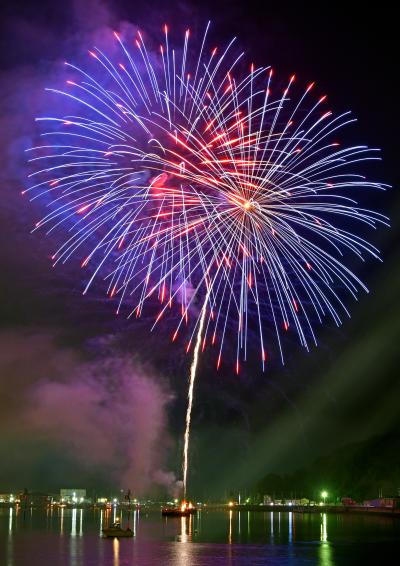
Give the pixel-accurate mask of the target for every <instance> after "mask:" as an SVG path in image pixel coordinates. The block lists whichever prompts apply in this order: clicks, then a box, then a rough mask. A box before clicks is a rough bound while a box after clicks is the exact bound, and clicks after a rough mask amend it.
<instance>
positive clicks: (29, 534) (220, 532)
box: [0, 508, 400, 566]
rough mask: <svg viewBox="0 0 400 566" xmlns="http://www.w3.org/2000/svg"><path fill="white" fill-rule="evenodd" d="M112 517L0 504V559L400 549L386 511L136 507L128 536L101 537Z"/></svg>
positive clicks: (319, 555) (69, 560)
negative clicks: (187, 511) (163, 510)
mask: <svg viewBox="0 0 400 566" xmlns="http://www.w3.org/2000/svg"><path fill="white" fill-rule="evenodd" d="M115 514H117V516H119V511H116V510H115V511H114V515H115ZM112 515H113V513H112V512H110V514H109V515H107V514H106V513H105V512H104V511H101V510H92V509H57V508H54V509H49V510H43V511H42V510H27V511H26V512H25V513H24V512H23V511H22V510H19V511H18V510H16V509H0V565H1V566H3V564H4V565H5V566H47V565H49V566H127V565H130V564H134V565H138V566H153V565H157V566H158V565H160V566H225V565H227V566H230V565H240V566H242V565H243V566H244V565H246V566H247V565H264V564H267V565H283V566H284V565H286V564H288V565H296V566H297V565H302V564H310V565H311V564H318V565H321V566H331V565H335V564H352V565H358V564H374V563H375V564H380V563H383V562H382V557H383V556H385V563H390V562H391V560H393V563H394V562H395V557H396V556H397V557H398V555H399V552H400V520H399V519H392V518H390V517H377V516H365V515H334V514H326V513H313V514H297V513H284V512H280V513H279V512H254V511H253V512H245V511H241V512H240V513H239V512H236V511H204V510H203V511H201V512H199V513H198V515H197V516H192V517H183V518H162V517H161V515H160V514H159V513H158V512H154V511H153V512H146V511H143V510H142V511H135V512H133V513H132V515H131V517H130V526H131V528H132V529H133V530H134V538H133V539H121V540H116V539H114V540H110V539H103V538H102V537H101V528H102V526H103V525H105V523H106V522H107V521H110V520H112V519H113V516H112ZM121 518H122V523H123V524H125V522H126V519H127V518H126V516H122V517H121Z"/></svg>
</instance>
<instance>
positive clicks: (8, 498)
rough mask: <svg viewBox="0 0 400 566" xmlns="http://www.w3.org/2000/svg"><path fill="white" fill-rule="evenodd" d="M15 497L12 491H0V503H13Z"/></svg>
mask: <svg viewBox="0 0 400 566" xmlns="http://www.w3.org/2000/svg"><path fill="white" fill-rule="evenodd" d="M15 500H16V497H15V495H14V494H12V493H0V503H14V502H15Z"/></svg>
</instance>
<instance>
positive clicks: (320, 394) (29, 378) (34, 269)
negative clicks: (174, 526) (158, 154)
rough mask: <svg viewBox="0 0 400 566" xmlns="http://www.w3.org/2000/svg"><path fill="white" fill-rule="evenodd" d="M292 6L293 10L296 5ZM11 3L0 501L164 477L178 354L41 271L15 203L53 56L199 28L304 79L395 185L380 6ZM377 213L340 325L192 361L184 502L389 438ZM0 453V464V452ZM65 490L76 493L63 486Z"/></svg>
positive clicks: (394, 378) (390, 364)
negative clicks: (265, 351) (136, 33)
mask: <svg viewBox="0 0 400 566" xmlns="http://www.w3.org/2000/svg"><path fill="white" fill-rule="evenodd" d="M302 4H305V5H302ZM349 4H350V3H347V4H344V5H343V6H340V5H338V4H337V3H319V4H318V5H314V4H312V3H309V2H306V3H300V2H299V3H293V5H291V4H290V3H288V2H286V3H277V2H275V3H273V2H263V3H259V4H258V3H256V2H253V1H251V0H246V1H242V2H237V1H219V0H215V1H213V2H209V1H208V0H207V1H205V2H199V3H195V2H174V1H171V2H165V1H164V2H163V1H157V2H151V1H147V2H140V1H139V2H127V1H126V0H125V1H123V0H119V1H114V2H112V3H111V2H104V3H102V4H99V3H95V2H85V1H82V2H79V1H78V0H76V1H75V2H72V1H71V2H68V1H66V2H51V1H49V0H45V1H43V2H41V3H40V4H38V3H37V2H31V3H30V2H22V1H21V0H15V1H14V2H12V3H9V4H8V5H7V7H6V8H5V10H3V13H2V26H3V29H2V31H1V33H0V43H1V49H0V53H1V59H0V81H1V85H0V88H1V98H0V100H1V108H0V127H1V132H2V134H1V142H0V143H1V146H0V147H1V173H0V175H1V177H2V180H1V187H2V189H1V190H2V191H3V195H2V199H1V210H0V258H1V262H0V266H1V277H0V285H1V297H2V301H1V304H0V318H1V322H0V324H1V326H0V454H2V465H1V467H0V492H1V491H2V490H3V489H8V488H10V489H11V488H12V489H15V488H19V487H23V486H25V485H27V486H28V487H30V488H33V489H39V488H40V489H44V488H49V489H57V488H59V487H62V486H63V485H71V484H74V485H75V486H77V487H79V486H80V485H82V486H83V487H86V486H88V487H89V486H106V485H109V484H112V485H121V486H122V487H126V486H127V485H131V486H132V487H134V489H137V490H142V491H144V490H146V489H148V488H149V487H150V486H151V485H153V484H154V483H158V484H162V485H171V486H172V487H173V485H174V482H175V475H176V476H177V477H179V475H180V473H179V466H180V460H179V459H180V450H181V435H182V431H183V419H184V411H185V395H186V375H187V371H188V367H189V359H187V358H186V357H185V355H184V354H183V352H182V348H183V347H182V346H181V345H175V344H174V345H172V344H171V343H170V337H169V335H168V336H167V335H166V334H165V335H164V334H163V333H162V332H158V333H155V334H152V335H150V334H149V328H150V324H149V321H146V320H144V321H141V322H140V323H139V322H135V323H133V322H131V321H126V320H124V319H121V320H120V319H118V320H116V319H115V317H114V316H113V314H112V313H113V308H112V306H110V302H109V301H105V300H104V299H103V295H102V293H101V289H97V288H94V290H93V291H92V293H90V294H89V296H85V297H82V295H81V291H82V280H81V274H80V271H79V269H78V267H77V266H76V265H74V263H73V262H72V263H71V264H70V265H69V266H67V267H60V268H57V269H55V270H52V269H51V266H50V262H49V259H48V258H49V256H50V254H51V253H52V251H53V247H52V245H51V244H52V243H51V241H50V239H47V240H43V239H42V237H41V235H40V234H35V235H31V234H30V229H31V227H32V225H33V224H34V222H35V221H36V220H37V219H38V218H39V217H40V213H41V210H40V206H39V205H35V206H32V205H29V204H28V203H27V202H26V200H24V199H22V198H21V197H20V195H19V192H20V190H21V188H23V187H24V186H25V185H26V174H27V169H26V165H25V156H24V149H25V148H27V147H29V145H30V142H31V140H32V136H33V131H34V126H33V118H34V116H35V115H36V114H37V111H38V109H42V108H43V88H44V87H45V86H49V81H50V82H51V80H52V79H53V78H54V77H58V76H59V74H60V67H61V62H62V61H63V59H64V58H67V57H68V58H69V59H71V60H72V59H73V60H77V59H78V60H79V56H80V53H81V52H83V50H86V49H87V48H90V47H91V46H92V44H93V42H94V41H96V40H97V39H98V38H101V36H102V35H103V34H106V33H109V32H110V29H115V28H118V27H119V26H120V24H121V22H122V21H128V22H130V23H132V24H136V25H138V26H139V27H141V28H143V29H147V30H150V31H151V32H153V31H154V30H158V29H159V28H160V27H161V25H162V24H163V23H164V22H165V21H167V22H170V23H171V24H173V25H174V26H176V28H177V29H178V30H181V29H182V30H184V29H185V28H186V26H187V25H189V26H190V27H192V28H193V29H196V28H197V29H201V28H202V26H204V24H205V22H206V21H207V20H208V19H211V20H212V22H213V28H214V30H215V33H216V34H217V35H218V36H219V37H220V38H221V40H227V39H229V38H231V37H232V36H233V35H237V36H238V38H239V40H240V44H241V46H242V47H243V48H245V50H246V52H247V53H248V58H249V61H254V62H255V63H256V64H259V65H264V64H271V65H272V66H273V67H274V68H276V69H277V70H278V71H279V73H282V75H283V76H289V75H290V74H292V73H293V72H296V73H297V74H298V75H300V76H301V77H302V80H304V83H305V84H307V83H308V82H310V81H314V80H315V81H317V85H318V88H319V89H320V91H321V92H323V94H325V93H326V94H328V96H329V101H330V104H331V107H332V108H333V109H335V110H337V111H342V110H347V109H351V110H352V111H353V112H354V114H355V115H356V116H357V117H358V123H357V125H356V126H355V127H354V128H353V131H352V132H350V133H349V134H348V135H349V138H348V142H349V143H352V142H353V141H354V140H356V142H359V141H360V140H361V141H362V142H363V143H366V144H368V145H371V146H374V147H380V148H382V154H383V162H382V164H380V165H379V166H377V167H376V168H374V170H373V174H374V175H375V176H378V178H379V179H380V180H381V181H382V182H385V183H388V184H391V185H393V186H394V187H396V186H397V185H398V143H397V135H396V134H397V130H398V114H397V110H396V108H397V104H396V103H397V98H398V91H397V90H396V88H395V81H396V78H397V60H396V47H397V30H396V29H395V24H396V18H395V16H394V14H393V13H392V12H391V9H390V8H389V3H385V2H380V3H379V4H377V5H376V6H375V9H374V11H373V12H372V11H369V9H368V8H367V5H366V4H364V5H362V4H361V5H360V7H359V8H358V9H357V6H356V5H354V4H353V3H352V5H353V7H352V10H351V11H350V10H349V8H348V5H349ZM367 204H368V205H370V206H373V207H376V208H377V209H379V210H380V211H382V212H384V213H385V214H388V215H389V216H390V218H391V224H392V228H391V229H390V230H385V229H381V230H379V232H378V233H377V234H376V235H374V236H375V238H374V242H375V243H376V244H377V245H378V247H380V249H381V250H382V257H383V260H384V261H383V263H379V262H369V263H368V265H366V266H363V268H362V269H361V270H360V274H361V275H362V277H363V278H364V280H365V281H366V283H367V285H368V287H369V288H370V291H371V292H370V294H369V295H363V296H361V299H360V301H359V302H358V303H355V304H353V305H351V310H352V315H353V316H352V319H351V320H350V321H347V322H345V324H344V325H343V326H342V327H341V328H340V330H338V329H336V328H333V327H332V326H329V324H328V325H327V326H326V327H324V328H323V329H320V331H319V340H320V346H319V348H318V349H314V350H312V351H311V353H309V354H307V353H306V352H305V351H304V350H300V349H299V348H297V347H296V346H295V344H294V343H293V344H292V343H291V341H290V338H289V339H288V344H287V345H286V349H287V355H286V362H287V363H286V365H285V366H284V367H282V366H281V365H280V364H279V363H277V362H274V361H273V362H272V363H271V366H270V367H269V368H268V370H267V371H266V372H265V373H261V371H260V369H259V367H258V365H255V364H254V365H252V364H249V365H248V366H247V367H245V368H244V371H243V372H242V374H241V376H240V377H239V378H238V377H237V376H236V375H235V374H234V373H233V372H231V369H230V368H225V369H224V371H223V372H221V373H219V374H216V373H215V371H214V369H213V368H214V361H212V363H211V361H210V360H209V359H208V356H207V353H206V354H205V355H204V357H203V358H202V360H201V367H200V372H199V378H198V382H197V385H196V398H195V406H194V414H193V434H192V467H191V481H192V486H193V490H195V491H197V492H198V493H204V494H208V493H211V492H218V491H219V490H223V489H225V488H228V487H231V486H238V485H243V484H245V483H248V484H250V483H251V482H252V481H256V480H257V479H259V478H260V477H262V476H263V475H264V474H266V473H267V472H269V471H291V470H293V469H295V468H297V467H299V466H302V465H304V464H305V463H307V462H309V461H310V459H313V458H314V457H317V456H319V455H321V454H325V453H328V452H329V451H331V450H333V449H334V448H335V447H337V446H340V445H342V444H345V443H348V442H352V441H357V440H364V439H368V438H369V437H371V436H372V435H376V434H386V433H389V432H398V431H399V424H400V420H399V411H398V399H399V394H400V386H399V380H398V367H399V361H400V360H399V326H400V319H399V303H398V291H399V279H400V271H399V261H398V260H399V249H398V246H397V241H398V230H399V223H398V221H399V204H400V203H399V197H398V191H397V188H394V189H392V190H391V191H389V192H388V193H387V194H382V193H380V194H379V195H377V197H374V198H372V197H370V200H369V202H368V203H367ZM3 455H5V456H4V457H3ZM3 462H4V463H3ZM78 484H79V486H78Z"/></svg>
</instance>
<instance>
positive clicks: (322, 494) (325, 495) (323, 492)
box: [321, 491, 328, 505]
mask: <svg viewBox="0 0 400 566" xmlns="http://www.w3.org/2000/svg"><path fill="white" fill-rule="evenodd" d="M321 497H322V499H323V500H324V505H325V499H326V498H327V497H328V492H327V491H322V492H321Z"/></svg>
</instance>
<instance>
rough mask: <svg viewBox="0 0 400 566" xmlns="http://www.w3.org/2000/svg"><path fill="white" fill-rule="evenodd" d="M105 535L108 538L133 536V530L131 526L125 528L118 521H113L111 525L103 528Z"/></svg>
mask: <svg viewBox="0 0 400 566" xmlns="http://www.w3.org/2000/svg"><path fill="white" fill-rule="evenodd" d="M102 533H103V536H104V537H106V538H115V537H116V538H132V537H133V531H132V529H130V528H129V527H127V528H126V529H123V528H122V527H121V525H120V524H119V523H118V522H116V523H113V524H112V525H111V526H110V527H105V528H104V529H102Z"/></svg>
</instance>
